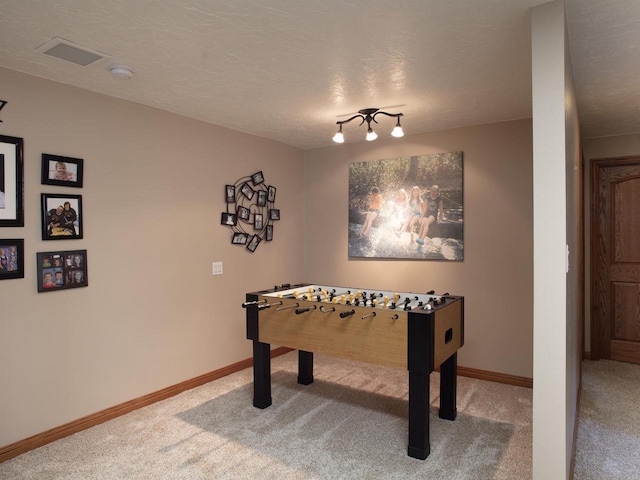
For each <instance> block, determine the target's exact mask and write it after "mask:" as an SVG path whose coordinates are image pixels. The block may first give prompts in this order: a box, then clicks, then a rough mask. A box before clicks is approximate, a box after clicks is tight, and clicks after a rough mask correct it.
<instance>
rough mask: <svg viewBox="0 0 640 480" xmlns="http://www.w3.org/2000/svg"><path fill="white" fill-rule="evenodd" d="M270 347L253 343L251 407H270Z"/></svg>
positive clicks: (265, 344) (266, 344)
mask: <svg viewBox="0 0 640 480" xmlns="http://www.w3.org/2000/svg"><path fill="white" fill-rule="evenodd" d="M271 403H272V402H271V345H269V344H268V343H261V342H258V341H254V342H253V406H254V407H256V408H267V407H268V406H269V405H271Z"/></svg>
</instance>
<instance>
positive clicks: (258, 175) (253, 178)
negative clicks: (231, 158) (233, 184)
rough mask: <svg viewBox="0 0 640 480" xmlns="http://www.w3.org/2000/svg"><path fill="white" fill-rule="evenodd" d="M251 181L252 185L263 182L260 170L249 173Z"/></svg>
mask: <svg viewBox="0 0 640 480" xmlns="http://www.w3.org/2000/svg"><path fill="white" fill-rule="evenodd" d="M251 181H252V182H253V185H254V186H256V185H260V184H261V183H264V175H263V174H262V170H261V171H259V172H256V173H254V174H253V175H251Z"/></svg>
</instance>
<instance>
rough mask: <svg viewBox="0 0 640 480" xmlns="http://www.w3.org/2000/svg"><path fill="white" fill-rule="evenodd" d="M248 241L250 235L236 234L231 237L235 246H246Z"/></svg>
mask: <svg viewBox="0 0 640 480" xmlns="http://www.w3.org/2000/svg"><path fill="white" fill-rule="evenodd" d="M247 240H249V234H248V233H242V232H234V234H233V237H231V243H232V244H234V245H245V244H246V243H247Z"/></svg>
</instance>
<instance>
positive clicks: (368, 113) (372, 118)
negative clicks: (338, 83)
mask: <svg viewBox="0 0 640 480" xmlns="http://www.w3.org/2000/svg"><path fill="white" fill-rule="evenodd" d="M378 115H386V116H388V117H394V118H396V119H397V120H398V121H397V123H396V126H395V128H394V129H393V131H392V132H391V135H393V136H394V137H398V138H399V137H402V136H403V135H404V132H403V131H402V125H400V117H402V115H403V114H402V113H387V112H382V111H380V109H379V108H363V109H362V110H358V114H357V115H354V116H353V117H351V118H348V119H346V120H342V121H339V122H336V124H337V125H339V126H340V129H339V130H338V132H337V133H336V134H335V135H334V136H333V141H334V142H336V143H344V135H343V134H342V125H344V124H345V123H349V122H350V121H351V120H354V119H356V118H360V119H362V121H361V122H360V125H362V124H363V123H364V122H367V136H366V139H367V141H369V142H371V141H373V140H375V139H376V138H378V135H377V134H376V132H374V131H373V128H371V122H375V123H378V121H377V120H376V117H377V116H378Z"/></svg>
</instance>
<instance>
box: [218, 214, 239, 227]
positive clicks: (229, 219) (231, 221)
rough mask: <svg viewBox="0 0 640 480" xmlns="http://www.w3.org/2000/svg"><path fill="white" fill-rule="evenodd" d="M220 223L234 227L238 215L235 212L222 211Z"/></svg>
mask: <svg viewBox="0 0 640 480" xmlns="http://www.w3.org/2000/svg"><path fill="white" fill-rule="evenodd" d="M220 223H221V224H222V225H227V226H228V227H234V226H236V225H237V224H238V216H237V215H236V214H235V213H227V212H222V219H221V220H220Z"/></svg>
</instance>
